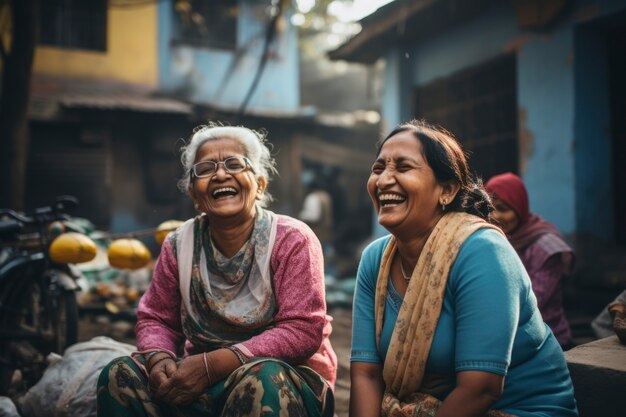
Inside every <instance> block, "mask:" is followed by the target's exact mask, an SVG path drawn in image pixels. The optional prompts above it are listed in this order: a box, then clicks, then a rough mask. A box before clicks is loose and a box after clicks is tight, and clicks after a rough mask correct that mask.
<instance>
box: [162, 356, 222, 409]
mask: <svg viewBox="0 0 626 417" xmlns="http://www.w3.org/2000/svg"><path fill="white" fill-rule="evenodd" d="M202 355H203V354H202V353H201V354H199V355H193V356H189V357H187V358H185V359H183V360H182V361H181V362H180V363H179V364H178V369H177V370H176V372H175V373H174V375H172V376H171V377H170V378H169V379H168V380H167V381H165V382H163V383H162V384H161V386H160V387H159V389H158V390H157V391H156V393H155V394H154V395H155V397H156V398H158V399H160V400H162V401H164V402H166V403H167V404H171V405H185V404H189V403H190V402H192V401H193V400H195V399H196V398H198V397H199V396H200V395H201V394H202V393H203V392H204V391H205V390H206V389H207V388H208V387H209V379H208V378H207V372H206V368H205V367H204V359H203V358H202ZM213 382H215V381H211V384H213Z"/></svg>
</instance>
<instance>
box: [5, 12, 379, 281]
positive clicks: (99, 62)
mask: <svg viewBox="0 0 626 417" xmlns="http://www.w3.org/2000/svg"><path fill="white" fill-rule="evenodd" d="M11 3H12V2H11V1H4V2H3V4H2V5H3V8H2V16H3V20H2V21H3V22H4V24H3V27H2V28H1V29H2V30H1V31H2V32H3V33H5V32H6V31H7V28H11V25H13V24H14V27H15V28H17V27H18V25H24V22H20V21H17V20H16V21H15V22H13V21H11V17H14V16H12V15H11V14H10V12H9V11H8V9H9V8H10V7H9V6H10V4H11ZM27 3H29V4H30V6H31V7H34V8H35V10H36V13H35V14H36V15H35V16H34V20H35V21H36V22H35V24H36V30H37V31H38V38H37V43H36V47H35V49H34V61H33V65H32V75H31V79H30V96H29V107H28V113H27V118H28V134H27V140H28V148H27V152H26V153H27V155H26V164H25V168H24V177H25V179H24V192H23V193H22V194H23V198H22V199H19V198H18V199H17V200H18V202H17V203H15V199H14V200H13V201H12V202H11V203H10V204H13V205H14V206H20V205H21V206H22V207H25V208H34V207H37V206H39V205H44V204H48V203H50V202H51V201H53V200H54V198H55V197H56V196H57V195H59V194H72V195H75V196H77V197H78V198H79V200H80V207H79V209H78V210H77V212H76V215H77V216H81V217H86V218H88V219H90V220H91V221H93V222H94V223H95V224H96V225H97V226H98V227H99V228H103V229H108V230H111V231H113V232H124V231H132V230H139V229H145V228H150V227H154V226H155V225H157V224H159V223H160V222H161V221H163V220H165V219H170V218H177V219H185V218H188V217H191V216H192V215H193V214H194V211H193V208H192V205H191V203H190V201H189V200H188V198H186V197H185V196H184V195H183V194H182V193H181V192H180V191H178V190H177V188H176V182H177V180H178V178H179V176H180V174H181V170H180V162H179V153H178V149H179V148H180V146H181V145H182V144H184V141H185V140H186V139H188V138H189V137H190V134H191V132H192V129H193V128H194V127H195V126H197V125H199V124H203V123H206V122H207V121H219V122H223V123H225V124H236V125H245V126H247V127H250V128H254V129H264V130H266V131H267V132H268V140H269V142H270V143H271V144H272V145H273V153H274V156H275V158H276V160H277V163H278V171H279V173H280V174H279V176H277V177H276V178H274V181H273V182H272V183H271V184H270V191H271V192H272V194H273V196H274V197H275V202H274V203H273V205H272V206H271V208H272V209H273V210H275V211H277V212H280V213H285V214H290V215H294V216H295V215H297V214H298V212H299V211H300V208H301V203H302V200H303V197H304V195H303V194H304V187H303V184H302V180H301V179H302V176H303V173H304V172H309V173H313V174H314V175H316V176H318V177H319V179H320V180H321V182H322V183H324V184H325V185H326V188H327V191H328V192H330V193H331V195H332V197H333V201H334V203H335V205H336V208H335V210H334V213H335V217H336V219H335V224H336V226H337V232H336V234H335V236H336V239H337V243H338V245H337V247H338V248H339V249H340V252H342V253H343V254H345V255H346V257H348V258H350V259H349V260H348V261H347V262H346V263H345V267H344V270H343V271H341V273H342V274H348V275H353V274H354V269H355V268H356V264H355V262H356V261H355V260H354V259H353V258H354V256H355V255H354V253H355V252H356V249H355V248H357V247H358V246H359V245H361V244H362V243H363V242H364V241H365V240H366V239H368V237H369V236H370V235H371V229H372V216H371V214H370V213H371V209H370V203H369V199H368V197H367V194H366V192H365V181H366V179H367V176H368V173H369V166H370V163H371V160H372V158H373V150H374V143H375V141H376V140H377V138H378V133H379V124H378V123H379V120H380V117H379V112H378V110H379V104H380V79H381V75H382V71H381V67H380V66H378V67H376V66H363V65H361V64H347V63H345V62H333V61H331V60H329V59H328V57H327V56H326V52H327V50H328V49H329V48H330V47H332V46H333V45H337V44H338V43H339V42H341V41H343V40H345V39H346V37H347V35H349V34H352V33H353V31H354V27H353V26H350V23H349V22H340V21H339V20H338V19H337V18H336V17H333V16H332V15H330V14H329V13H327V9H328V6H329V4H330V3H332V2H329V1H326V2H321V3H319V4H316V3H315V2H314V1H313V2H311V1H309V2H307V1H304V2H302V1H300V2H295V1H294V2H291V1H285V0H280V1H270V0H239V1H232V0H212V1H201V0H196V1H194V0H158V1H157V0H93V1H91V0H90V1H83V0H49V1H48V0H46V1H39V2H37V1H33V0H28V2H27ZM350 3H352V2H350ZM13 4H15V3H13ZM370 7H371V6H370ZM31 23H32V22H31ZM333 23H338V24H336V25H335V26H334V27H333V26H332V24H333ZM352 25H353V24H352ZM350 30H352V32H350ZM333 31H334V32H333ZM17 47H19V45H18V46H17ZM3 67H4V65H3ZM376 68H377V72H376ZM3 140H4V138H3ZM147 243H150V242H147Z"/></svg>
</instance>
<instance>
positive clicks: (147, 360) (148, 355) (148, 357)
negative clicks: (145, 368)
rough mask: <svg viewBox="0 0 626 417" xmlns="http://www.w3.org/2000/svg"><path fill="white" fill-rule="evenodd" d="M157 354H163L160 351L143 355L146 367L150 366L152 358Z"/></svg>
mask: <svg viewBox="0 0 626 417" xmlns="http://www.w3.org/2000/svg"><path fill="white" fill-rule="evenodd" d="M157 353H161V351H160V350H153V351H152V352H148V353H145V354H144V355H143V358H144V360H145V361H146V365H147V364H148V362H150V358H152V357H153V356H154V355H156V354H157Z"/></svg>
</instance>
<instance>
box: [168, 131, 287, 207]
mask: <svg viewBox="0 0 626 417" xmlns="http://www.w3.org/2000/svg"><path fill="white" fill-rule="evenodd" d="M193 132H194V133H193V136H192V137H191V140H190V141H189V144H188V145H187V146H183V147H182V148H181V150H180V151H181V156H180V161H181V162H182V164H183V169H184V173H183V177H182V178H181V179H180V180H179V181H178V188H180V189H181V190H182V191H183V192H185V193H187V194H189V190H190V188H191V170H192V167H193V164H194V163H195V161H196V154H197V153H198V149H200V147H201V146H202V145H203V144H204V143H206V142H208V141H210V140H217V139H222V138H228V139H232V140H234V141H236V142H238V143H239V144H240V145H241V146H242V147H243V149H244V152H245V156H246V157H247V158H248V159H249V160H250V163H251V165H252V168H253V169H254V172H255V174H256V177H257V178H259V177H265V179H266V181H267V183H268V184H269V182H270V174H273V173H276V168H275V164H276V163H275V161H274V159H273V158H272V155H271V154H270V149H269V148H268V146H267V141H266V138H265V134H263V133H261V132H257V131H255V130H252V129H248V128H247V127H243V126H221V125H219V124H216V123H209V124H208V125H201V126H198V127H196V128H195V129H194V131H193ZM270 201H272V196H271V195H270V194H269V193H268V192H267V191H265V192H264V193H263V198H262V199H261V202H260V203H259V204H260V205H261V206H262V207H265V206H266V205H267V203H269V202H270Z"/></svg>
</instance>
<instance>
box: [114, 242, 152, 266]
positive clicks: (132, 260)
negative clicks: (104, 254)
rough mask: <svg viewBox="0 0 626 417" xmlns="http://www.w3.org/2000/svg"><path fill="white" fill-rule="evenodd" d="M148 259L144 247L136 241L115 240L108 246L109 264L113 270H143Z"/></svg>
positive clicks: (149, 256)
mask: <svg viewBox="0 0 626 417" xmlns="http://www.w3.org/2000/svg"><path fill="white" fill-rule="evenodd" d="M150 258H151V255H150V251H149V250H148V248H147V247H146V245H144V244H143V243H141V242H140V241H139V240H137V239H117V240H114V241H113V242H111V244H110V245H109V264H111V266H113V267H115V268H120V269H139V268H143V267H144V266H146V265H147V264H148V262H150Z"/></svg>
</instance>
